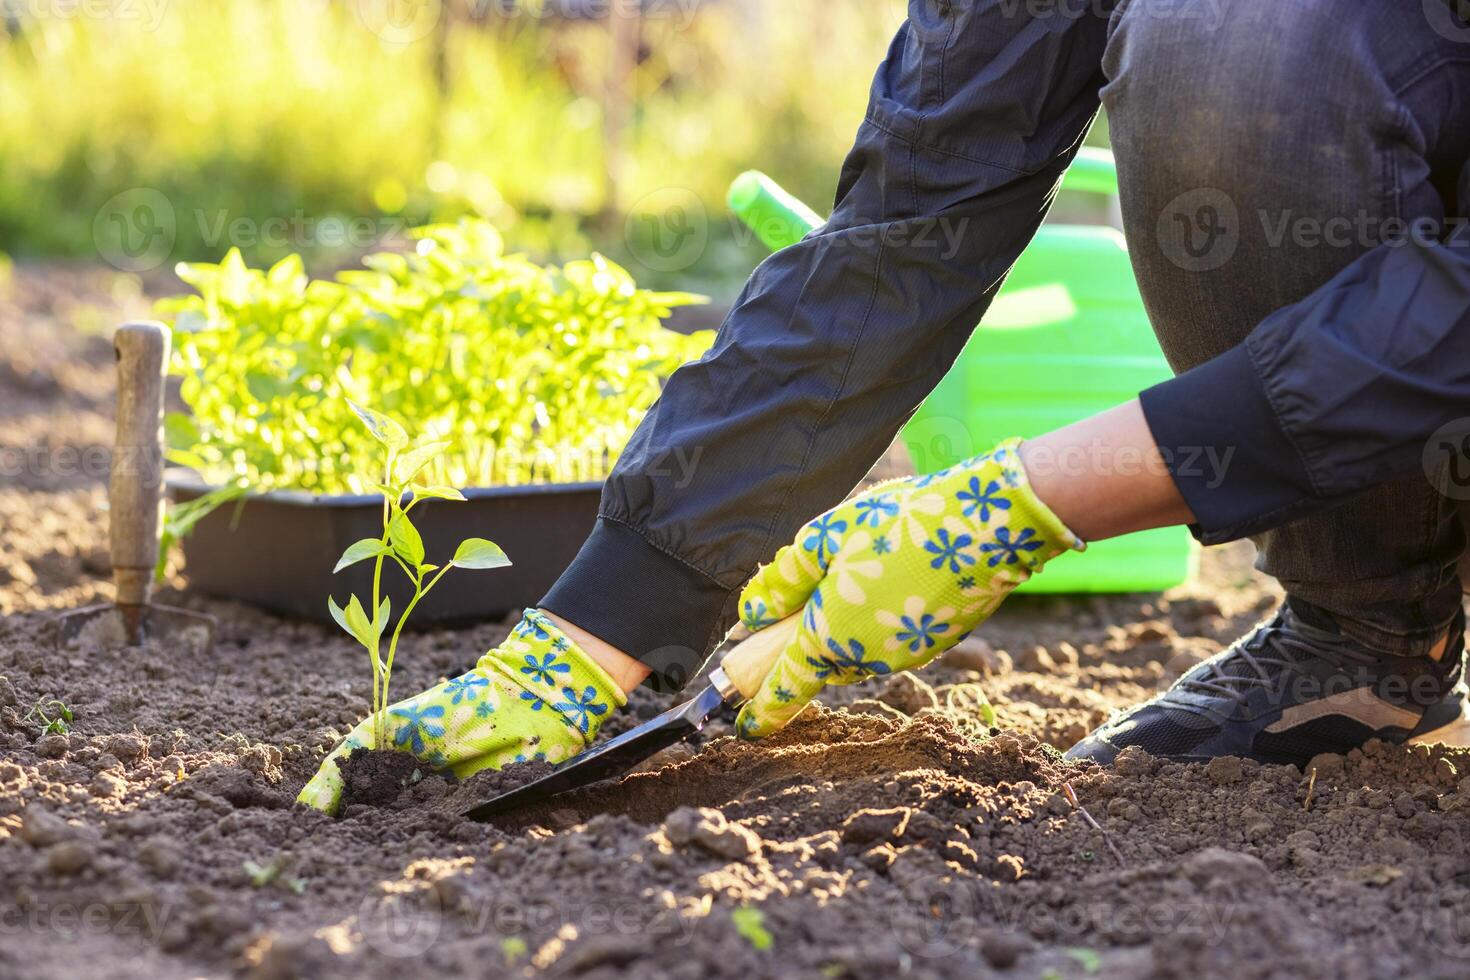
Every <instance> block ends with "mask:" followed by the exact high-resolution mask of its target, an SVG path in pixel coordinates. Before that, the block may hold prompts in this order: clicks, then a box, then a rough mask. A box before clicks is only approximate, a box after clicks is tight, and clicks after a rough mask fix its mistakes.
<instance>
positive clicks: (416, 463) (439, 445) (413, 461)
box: [396, 442, 454, 483]
mask: <svg viewBox="0 0 1470 980" xmlns="http://www.w3.org/2000/svg"><path fill="white" fill-rule="evenodd" d="M452 445H454V443H452V442H430V443H426V444H425V445H422V446H420V447H418V448H417V449H410V450H409V451H408V452H406V453H404V454H403V456H402V458H400V459H399V460H398V463H397V466H396V468H397V470H398V481H399V482H400V483H411V482H413V478H414V477H416V476H418V475H419V471H420V470H422V469H423V468H424V467H425V466H428V465H429V464H430V463H431V462H433V461H434V457H436V456H440V455H442V454H443V453H444V450H446V449H448V448H449V447H450V446H452Z"/></svg>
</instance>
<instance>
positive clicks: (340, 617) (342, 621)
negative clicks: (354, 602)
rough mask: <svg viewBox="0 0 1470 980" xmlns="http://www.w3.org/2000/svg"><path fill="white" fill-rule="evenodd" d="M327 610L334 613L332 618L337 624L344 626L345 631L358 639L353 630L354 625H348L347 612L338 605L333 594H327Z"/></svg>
mask: <svg viewBox="0 0 1470 980" xmlns="http://www.w3.org/2000/svg"><path fill="white" fill-rule="evenodd" d="M327 611H328V612H330V613H331V614H332V619H333V620H335V621H336V623H337V625H338V626H340V627H342V630H343V632H345V633H346V634H347V635H348V636H351V637H353V638H354V639H356V636H355V634H354V633H353V632H352V627H351V626H348V625H347V613H346V612H344V611H343V609H342V607H341V606H339V605H337V600H336V599H334V598H332V597H331V596H327Z"/></svg>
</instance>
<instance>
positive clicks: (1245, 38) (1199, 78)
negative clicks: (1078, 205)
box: [1102, 0, 1470, 654]
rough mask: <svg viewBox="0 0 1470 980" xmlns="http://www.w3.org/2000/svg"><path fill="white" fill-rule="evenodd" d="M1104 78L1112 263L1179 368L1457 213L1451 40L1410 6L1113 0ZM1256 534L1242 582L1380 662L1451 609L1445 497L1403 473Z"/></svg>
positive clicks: (1468, 109)
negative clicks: (1286, 600) (1298, 607)
mask: <svg viewBox="0 0 1470 980" xmlns="http://www.w3.org/2000/svg"><path fill="white" fill-rule="evenodd" d="M1191 6H1192V7H1193V8H1194V9H1195V10H1196V11H1201V10H1203V11H1205V12H1206V14H1207V15H1206V16H1188V15H1187V11H1188V10H1189V9H1190V8H1191ZM1104 70H1105V71H1106V73H1107V77H1108V83H1107V85H1106V87H1105V88H1104V89H1103V92H1102V97H1103V103H1104V105H1105V106H1106V108H1107V112H1108V118H1109V120H1110V122H1111V123H1112V137H1113V146H1114V151H1115V153H1116V154H1117V158H1118V170H1119V178H1120V182H1121V193H1122V203H1123V215H1124V219H1125V228H1126V229H1127V236H1128V242H1129V250H1130V254H1131V256H1132V259H1133V263H1134V267H1135V269H1136V270H1137V274H1138V281H1139V285H1140V287H1141V288H1142V290H1143V296H1144V301H1145V303H1146V304H1147V307H1148V311H1149V317H1150V319H1151V321H1152V322H1153V325H1154V329H1155V331H1156V333H1157V334H1158V338H1159V341H1160V343H1161V344H1162V345H1163V348H1164V351H1165V354H1166V355H1167V356H1168V358H1169V360H1170V362H1171V363H1172V364H1173V366H1174V367H1175V369H1176V370H1183V369H1187V368H1191V367H1194V366H1195V365H1197V364H1200V363H1202V362H1204V361H1206V360H1208V359H1210V358H1213V357H1216V356H1217V355H1219V354H1221V353H1223V352H1225V351H1226V350H1228V349H1230V348H1232V347H1234V346H1236V345H1237V344H1239V343H1241V342H1242V341H1243V340H1244V339H1245V338H1246V336H1247V335H1248V334H1249V333H1250V332H1251V331H1252V330H1253V329H1254V328H1255V327H1256V326H1257V325H1258V324H1260V323H1261V322H1262V320H1263V319H1265V318H1266V317H1267V316H1268V315H1269V314H1271V313H1273V312H1274V311H1276V310H1279V309H1281V308H1283V307H1286V306H1288V305H1290V304H1293V303H1297V302H1298V301H1300V300H1302V299H1304V298H1306V297H1308V296H1309V295H1311V294H1312V293H1314V292H1315V291H1316V290H1318V289H1319V288H1320V287H1322V286H1323V285H1324V284H1325V283H1327V282H1328V281H1329V280H1331V279H1332V278H1333V277H1334V276H1336V275H1337V274H1338V273H1339V272H1340V271H1342V270H1343V269H1345V268H1347V267H1348V266H1349V265H1351V264H1352V263H1353V262H1354V261H1355V260H1357V259H1359V258H1360V257H1362V256H1364V255H1366V254H1368V253H1369V252H1372V251H1373V250H1374V249H1376V248H1378V247H1379V246H1381V245H1384V244H1385V243H1391V242H1393V241H1394V240H1395V239H1401V238H1402V237H1403V236H1405V235H1407V234H1409V233H1410V232H1409V229H1411V228H1413V227H1420V228H1430V227H1432V228H1438V229H1446V230H1448V231H1454V230H1455V229H1456V227H1457V226H1455V225H1454V224H1453V223H1450V222H1446V220H1445V219H1446V217H1447V212H1448V213H1449V215H1453V214H1455V213H1459V214H1462V215H1463V214H1464V213H1465V209H1466V208H1467V207H1470V201H1463V200H1457V197H1458V194H1457V188H1456V183H1457V181H1458V179H1459V178H1460V175H1461V172H1462V170H1463V169H1464V167H1465V165H1466V160H1467V157H1470V36H1467V37H1466V38H1464V39H1458V40H1457V39H1456V38H1455V37H1454V36H1453V34H1452V35H1451V36H1450V37H1446V36H1445V35H1444V34H1442V33H1441V32H1440V31H1439V30H1436V25H1435V24H1434V23H1432V22H1431V21H1430V19H1429V18H1428V17H1426V15H1425V7H1424V4H1423V3H1422V2H1421V0H1376V2H1373V3H1358V2H1355V0H1231V2H1220V3H1216V4H1213V5H1212V4H1210V3H1208V2H1207V0H1204V2H1200V3H1196V4H1193V5H1184V4H1180V3H1178V2H1175V0H1129V2H1126V3H1124V4H1122V5H1121V8H1120V9H1119V10H1118V11H1117V12H1116V13H1115V14H1114V18H1113V29H1112V33H1111V37H1110V40H1109V43H1108V50H1107V54H1106V56H1105V58H1104ZM1415 222H1419V224H1418V225H1417V226H1416V225H1415ZM1458 230H1459V232H1460V235H1461V236H1462V237H1463V235H1464V230H1463V228H1459V229H1458ZM1382 336H1388V332H1387V331H1384V332H1383V333H1382ZM1343 394H1344V395H1346V394H1347V392H1344V393H1343ZM1218 407H1219V408H1221V409H1226V410H1228V408H1227V406H1226V405H1221V406H1218ZM1254 540H1255V543H1256V546H1257V548H1258V550H1259V558H1258V563H1257V565H1258V567H1259V568H1260V570H1261V571H1263V572H1266V573H1267V574H1269V575H1272V576H1274V577H1275V578H1277V579H1278V580H1279V581H1280V582H1281V584H1282V586H1283V587H1284V588H1285V589H1286V590H1287V591H1288V592H1289V593H1291V594H1292V595H1293V596H1294V597H1297V598H1300V599H1304V600H1306V601H1307V602H1309V603H1311V604H1313V605H1315V606H1317V607H1319V608H1320V609H1323V610H1326V611H1327V612H1329V613H1330V614H1331V616H1332V618H1333V619H1334V620H1336V622H1337V624H1338V625H1339V626H1340V627H1341V628H1342V629H1343V630H1344V631H1345V632H1347V633H1349V634H1351V635H1354V636H1356V637H1357V638H1359V639H1361V640H1364V641H1365V642H1368V643H1370V644H1371V645H1372V646H1374V647H1375V648H1377V649H1380V650H1384V651H1386V652H1392V653H1399V654H1413V653H1419V652H1423V651H1424V650H1425V649H1427V648H1428V647H1429V646H1432V645H1433V644H1434V643H1435V642H1436V641H1438V640H1439V639H1440V638H1442V636H1443V632H1444V629H1445V627H1446V626H1447V625H1448V623H1449V622H1450V620H1451V618H1452V617H1453V616H1454V614H1455V611H1456V610H1457V609H1458V607H1459V605H1460V601H1461V590H1460V583H1459V578H1458V575H1457V574H1456V562H1457V560H1458V558H1459V556H1460V553H1461V551H1462V550H1463V546H1464V541H1463V537H1462V535H1461V532H1460V529H1459V525H1458V521H1457V515H1456V512H1455V507H1454V501H1452V500H1450V499H1449V498H1447V497H1444V496H1442V495H1441V494H1439V493H1438V492H1437V491H1436V490H1435V489H1434V487H1433V486H1431V484H1430V483H1429V481H1428V480H1426V479H1425V477H1424V474H1423V473H1422V472H1413V473H1410V474H1408V475H1406V476H1402V477H1399V478H1397V479H1395V480H1391V481H1389V482H1386V483H1383V484H1381V485H1379V486H1377V487H1374V488H1372V489H1370V490H1367V491H1365V492H1363V493H1360V494H1358V495H1357V496H1356V497H1354V498H1352V499H1351V500H1348V501H1346V502H1344V503H1342V504H1340V505H1338V506H1336V507H1334V508H1332V509H1331V510H1329V511H1327V512H1325V513H1321V514H1318V515H1315V516H1312V517H1308V518H1305V519H1302V520H1299V521H1295V522H1293V523H1290V524H1287V525H1285V526H1283V527H1279V528H1276V529H1274V530H1272V531H1269V532H1267V533H1264V534H1260V535H1258V536H1256V537H1255V538H1254Z"/></svg>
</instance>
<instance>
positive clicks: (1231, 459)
mask: <svg viewBox="0 0 1470 980" xmlns="http://www.w3.org/2000/svg"><path fill="white" fill-rule="evenodd" d="M1139 397H1140V400H1141V402H1142V404H1143V414H1144V416H1145V418H1146V419H1147V420H1148V425H1149V429H1150V430H1151V431H1152V432H1153V437H1154V441H1155V442H1156V443H1158V446H1159V449H1160V451H1161V452H1162V453H1163V454H1164V459H1165V461H1166V462H1167V463H1168V466H1169V473H1170V474H1171V475H1172V476H1173V478H1174V484H1175V486H1177V487H1178V488H1179V493H1180V495H1181V496H1183V497H1184V501H1185V503H1187V504H1188V505H1189V509H1190V510H1192V511H1193V512H1194V515H1195V519H1196V523H1195V524H1194V525H1192V526H1191V530H1192V531H1193V532H1194V535H1195V537H1197V538H1199V540H1200V541H1202V542H1204V543H1205V544H1222V543H1224V542H1226V541H1234V540H1236V539H1237V538H1242V537H1246V536H1248V535H1251V534H1255V533H1258V532H1260V531H1264V530H1268V529H1270V528H1272V527H1276V526H1277V525H1279V524H1281V523H1284V522H1285V521H1286V520H1289V519H1290V518H1291V517H1292V516H1293V515H1295V514H1297V513H1298V512H1299V511H1301V510H1303V509H1304V507H1305V506H1306V505H1307V504H1309V503H1310V502H1311V501H1312V500H1313V499H1314V497H1315V495H1314V492H1313V486H1312V480H1311V476H1310V474H1309V472H1308V470H1307V467H1306V465H1305V463H1303V461H1302V458H1301V454H1300V453H1299V452H1298V451H1297V448H1296V446H1295V445H1294V444H1293V443H1292V441H1291V439H1290V437H1289V435H1288V433H1287V430H1286V428H1285V427H1284V426H1283V425H1282V423H1281V419H1280V418H1279V417H1278V415H1277V413H1276V410H1275V409H1274V407H1273V406H1272V404H1271V399H1270V398H1269V396H1268V394H1267V391H1266V386H1265V384H1264V382H1263V381H1262V377H1261V373H1260V371H1259V370H1258V369H1257V365H1256V364H1255V362H1254V361H1253V360H1252V358H1251V354H1250V351H1249V349H1248V348H1247V346H1246V345H1244V344H1242V345H1240V346H1238V347H1235V348H1233V349H1231V350H1230V351H1228V352H1227V353H1225V354H1222V355H1220V356H1219V357H1217V358H1215V359H1214V360H1211V361H1207V362H1206V363H1204V364H1201V365H1200V366H1199V367H1197V368H1194V369H1193V370H1191V371H1187V372H1185V373H1184V374H1181V375H1179V377H1177V378H1173V379H1172V380H1169V381H1165V382H1164V383H1163V384H1160V385H1157V386H1155V387H1153V388H1150V389H1148V390H1147V391H1145V392H1144V393H1143V394H1142V395H1140V396H1139Z"/></svg>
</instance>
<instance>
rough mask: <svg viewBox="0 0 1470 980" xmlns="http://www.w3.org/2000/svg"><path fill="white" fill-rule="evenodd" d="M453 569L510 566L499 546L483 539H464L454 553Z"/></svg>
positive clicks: (507, 558) (508, 559)
mask: <svg viewBox="0 0 1470 980" xmlns="http://www.w3.org/2000/svg"><path fill="white" fill-rule="evenodd" d="M450 564H451V565H453V566H454V567H455V568H481V569H483V568H504V567H505V566H507V565H509V564H510V558H509V557H507V556H506V554H505V552H504V551H503V550H502V549H501V547H500V545H498V544H496V543H495V542H494V541H486V540H485V539H484V538H466V539H465V540H463V541H461V542H460V543H459V547H458V548H456V549H455V551H454V560H453V561H451V562H450Z"/></svg>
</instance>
